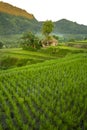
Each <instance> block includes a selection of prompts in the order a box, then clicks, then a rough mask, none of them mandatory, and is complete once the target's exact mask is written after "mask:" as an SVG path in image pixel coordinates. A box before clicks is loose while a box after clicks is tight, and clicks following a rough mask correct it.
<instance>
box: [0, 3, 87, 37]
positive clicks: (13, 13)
mask: <svg viewBox="0 0 87 130" xmlns="http://www.w3.org/2000/svg"><path fill="white" fill-rule="evenodd" d="M42 24H43V22H39V21H37V20H36V19H35V17H34V16H33V15H32V14H30V13H27V12H26V11H25V10H23V9H20V8H17V7H15V6H12V5H10V4H8V3H4V2H0V35H8V34H21V33H23V32H27V31H32V32H35V33H38V32H41V26H42ZM54 24H55V28H54V33H61V34H87V26H85V25H80V24H77V23H76V22H72V21H69V20H66V19H62V20H59V21H57V22H54Z"/></svg>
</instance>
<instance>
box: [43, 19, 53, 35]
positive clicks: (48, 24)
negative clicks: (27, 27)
mask: <svg viewBox="0 0 87 130" xmlns="http://www.w3.org/2000/svg"><path fill="white" fill-rule="evenodd" d="M53 28H54V24H53V22H52V21H51V20H47V21H45V22H44V23H43V25H42V33H43V34H44V35H45V36H46V37H47V36H49V34H50V33H51V32H52V31H53Z"/></svg>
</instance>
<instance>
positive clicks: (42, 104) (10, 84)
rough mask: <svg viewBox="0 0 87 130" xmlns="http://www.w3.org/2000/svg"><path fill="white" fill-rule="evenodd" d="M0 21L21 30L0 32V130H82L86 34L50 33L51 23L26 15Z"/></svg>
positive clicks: (86, 128) (86, 112)
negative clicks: (7, 22) (7, 20)
mask: <svg viewBox="0 0 87 130" xmlns="http://www.w3.org/2000/svg"><path fill="white" fill-rule="evenodd" d="M0 4H1V5H0V6H2V5H3V4H5V3H3V2H1V3H0ZM6 6H7V7H8V4H6ZM2 7H3V6H2ZM9 8H11V9H12V8H13V7H12V6H10V7H9ZM15 8H16V7H15ZM2 9H3V8H2ZM8 11H9V10H8ZM22 11H23V10H22ZM19 12H21V9H19ZM22 13H23V12H22ZM0 16H1V17H2V21H3V17H4V18H5V17H6V18H9V21H10V20H12V19H13V20H12V21H13V22H14V26H15V24H16V23H18V22H17V21H19V22H20V25H21V26H20V25H19V23H18V26H20V27H19V28H16V26H15V28H14V27H13V28H14V29H13V30H7V32H6V31H2V32H1V31H0V130H87V35H86V34H87V33H85V32H84V34H83V33H81V34H74V33H73V29H71V30H68V31H72V33H70V32H69V33H67V34H65V32H66V31H65V32H64V34H62V33H61V34H60V33H57V32H56V33H54V32H53V33H52V31H53V27H54V24H55V23H53V22H52V21H50V20H48V21H45V22H43V23H37V21H36V20H35V19H34V20H33V19H30V20H29V21H28V17H29V15H28V14H27V15H26V12H24V15H23V17H21V16H18V15H17V16H14V15H12V14H9V12H8V14H5V13H2V15H0ZM24 17H27V18H24ZM32 17H33V16H32ZM32 17H31V18H32ZM19 19H20V20H19ZM0 20H1V19H0ZM16 20H17V21H16ZM12 21H11V23H12ZM15 21H16V23H15ZM4 22H6V21H4ZM21 22H22V23H21ZM60 22H61V21H59V24H60ZM62 22H63V25H64V22H65V23H66V22H67V21H66V20H63V21H62ZM62 22H61V23H62ZM68 22H69V21H68ZM2 23H3V22H2ZM24 23H25V24H24ZM69 23H70V26H71V22H69ZM23 24H24V25H25V26H24V25H23ZM28 24H29V25H30V26H29V25H28ZM33 24H34V25H35V26H34V25H33ZM72 24H74V25H76V23H72ZM49 25H50V26H49ZM55 25H56V24H55ZM68 25H69V24H68ZM32 26H33V27H32ZM79 26H80V25H79ZM0 27H1V24H0ZM2 27H3V26H2ZM9 27H10V23H9ZM28 27H30V28H29V29H31V30H32V31H31V30H30V31H27V30H26V29H28ZM31 27H32V28H31ZM41 27H42V32H38V30H39V29H40V28H41ZM60 27H61V24H60ZM54 28H55V27H54ZM0 29H1V28H0ZM4 29H5V28H4ZM15 29H19V32H18V33H17V31H18V30H15ZM23 29H24V30H23ZM46 29H47V30H46ZM56 29H57V28H56ZM61 29H62V28H61ZM61 29H59V30H60V31H61ZM33 30H36V32H33ZM83 30H85V29H83ZM10 31H11V32H10ZM22 31H24V32H22ZM63 31H64V30H63ZM37 32H38V33H37ZM1 33H2V34H1ZM5 33H6V34H5Z"/></svg>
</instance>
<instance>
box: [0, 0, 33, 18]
mask: <svg viewBox="0 0 87 130" xmlns="http://www.w3.org/2000/svg"><path fill="white" fill-rule="evenodd" d="M0 12H4V13H8V14H11V15H15V16H22V17H25V18H29V19H34V16H33V15H32V14H29V13H28V12H26V11H25V10H22V9H20V8H18V7H16V6H12V5H11V4H8V3H5V2H0Z"/></svg>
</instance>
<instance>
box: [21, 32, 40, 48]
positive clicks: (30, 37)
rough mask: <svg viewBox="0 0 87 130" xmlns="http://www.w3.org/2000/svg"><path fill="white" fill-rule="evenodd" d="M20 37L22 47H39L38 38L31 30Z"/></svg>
mask: <svg viewBox="0 0 87 130" xmlns="http://www.w3.org/2000/svg"><path fill="white" fill-rule="evenodd" d="M21 39H22V40H21V45H22V47H23V49H29V50H33V49H34V50H35V49H39V48H40V42H39V38H38V37H37V36H35V34H34V33H32V32H29V33H25V34H24V35H23V37H22V38H21Z"/></svg>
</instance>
